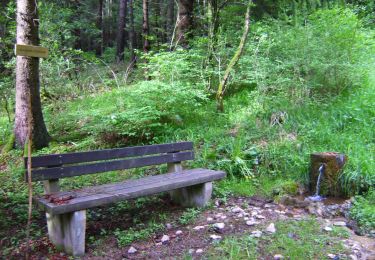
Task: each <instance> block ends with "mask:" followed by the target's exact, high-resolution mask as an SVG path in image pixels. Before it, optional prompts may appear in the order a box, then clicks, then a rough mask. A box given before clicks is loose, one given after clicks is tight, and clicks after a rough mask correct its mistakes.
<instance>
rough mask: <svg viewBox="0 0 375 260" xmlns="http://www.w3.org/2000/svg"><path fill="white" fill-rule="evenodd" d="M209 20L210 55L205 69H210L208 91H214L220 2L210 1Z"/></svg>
mask: <svg viewBox="0 0 375 260" xmlns="http://www.w3.org/2000/svg"><path fill="white" fill-rule="evenodd" d="M207 10H208V20H209V32H208V36H209V45H208V54H207V60H206V64H205V67H206V69H207V68H209V69H210V72H209V76H208V89H209V90H212V88H213V75H212V74H213V73H212V72H213V71H214V67H215V63H214V61H213V57H214V53H215V52H216V48H217V40H218V39H217V33H218V30H219V18H220V8H219V6H218V0H208V8H207Z"/></svg>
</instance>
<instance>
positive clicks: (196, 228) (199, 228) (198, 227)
mask: <svg viewBox="0 0 375 260" xmlns="http://www.w3.org/2000/svg"><path fill="white" fill-rule="evenodd" d="M193 229H194V230H196V231H199V230H202V229H204V226H196V227H194V228H193Z"/></svg>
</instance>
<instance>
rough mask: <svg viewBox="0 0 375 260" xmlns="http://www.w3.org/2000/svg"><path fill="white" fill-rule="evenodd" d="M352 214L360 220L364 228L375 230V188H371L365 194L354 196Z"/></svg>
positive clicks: (368, 230)
mask: <svg viewBox="0 0 375 260" xmlns="http://www.w3.org/2000/svg"><path fill="white" fill-rule="evenodd" d="M350 216H351V217H352V218H353V219H355V220H356V221H357V222H358V224H359V226H360V228H361V229H362V230H364V231H365V230H366V231H367V232H370V231H371V230H375V189H371V190H370V191H369V192H368V193H367V195H365V196H356V197H355V198H354V201H353V206H352V207H351V209H350Z"/></svg>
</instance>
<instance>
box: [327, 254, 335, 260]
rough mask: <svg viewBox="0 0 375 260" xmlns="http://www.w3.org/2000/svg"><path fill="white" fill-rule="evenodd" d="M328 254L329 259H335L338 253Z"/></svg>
mask: <svg viewBox="0 0 375 260" xmlns="http://www.w3.org/2000/svg"><path fill="white" fill-rule="evenodd" d="M327 256H328V258H329V259H335V258H336V255H334V254H328V255H327Z"/></svg>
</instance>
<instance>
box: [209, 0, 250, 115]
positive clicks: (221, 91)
mask: <svg viewBox="0 0 375 260" xmlns="http://www.w3.org/2000/svg"><path fill="white" fill-rule="evenodd" d="M251 5H252V1H251V0H250V1H249V3H248V5H247V9H246V15H245V27H244V31H243V34H242V37H241V41H240V44H239V46H238V49H237V51H236V52H235V54H234V56H233V57H232V59H231V61H230V62H229V64H228V67H227V68H226V70H225V73H224V77H223V79H222V80H221V82H220V84H219V87H218V89H217V93H216V100H217V110H218V111H219V112H224V103H223V98H224V94H225V91H226V86H227V83H228V79H229V76H230V73H231V72H232V70H233V68H234V66H235V65H236V64H237V62H238V61H239V60H240V58H241V55H242V53H243V49H244V47H245V44H246V40H247V35H248V34H249V30H250V8H251Z"/></svg>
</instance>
